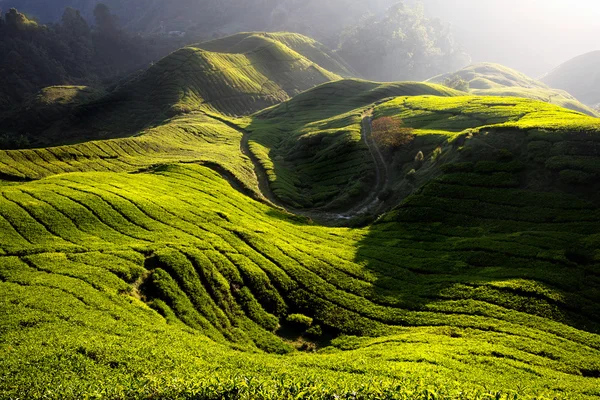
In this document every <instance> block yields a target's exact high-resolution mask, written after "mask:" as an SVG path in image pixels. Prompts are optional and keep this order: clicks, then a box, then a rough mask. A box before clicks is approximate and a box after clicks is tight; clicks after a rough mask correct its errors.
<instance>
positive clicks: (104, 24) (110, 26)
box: [94, 3, 118, 36]
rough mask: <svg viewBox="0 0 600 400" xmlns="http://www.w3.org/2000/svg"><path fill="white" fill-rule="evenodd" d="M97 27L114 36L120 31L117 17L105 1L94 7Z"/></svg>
mask: <svg viewBox="0 0 600 400" xmlns="http://www.w3.org/2000/svg"><path fill="white" fill-rule="evenodd" d="M94 18H95V20H96V27H97V28H98V31H99V32H100V33H102V34H105V35H108V36H112V35H114V34H116V33H117V32H118V29H117V18H116V17H115V16H114V15H113V14H111V12H110V8H108V6H107V5H106V4H104V3H98V4H97V5H96V8H94Z"/></svg>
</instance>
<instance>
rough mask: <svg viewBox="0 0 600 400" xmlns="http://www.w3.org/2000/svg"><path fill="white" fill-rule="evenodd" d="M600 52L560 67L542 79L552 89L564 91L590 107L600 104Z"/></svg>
mask: <svg viewBox="0 0 600 400" xmlns="http://www.w3.org/2000/svg"><path fill="white" fill-rule="evenodd" d="M599 67H600V51H593V52H591V53H587V54H583V55H581V56H579V57H575V58H573V59H572V60H569V61H567V62H566V63H564V64H562V65H560V66H558V67H557V68H555V69H554V70H553V71H551V72H550V73H548V74H547V75H546V76H544V77H543V78H542V81H543V82H544V83H546V84H548V85H550V86H552V87H556V88H559V89H563V90H566V91H568V92H569V93H572V94H573V95H574V96H577V98H578V99H580V100H581V101H583V102H584V103H586V104H589V105H596V104H600V73H598V68H599Z"/></svg>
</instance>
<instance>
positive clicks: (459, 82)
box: [443, 74, 470, 92]
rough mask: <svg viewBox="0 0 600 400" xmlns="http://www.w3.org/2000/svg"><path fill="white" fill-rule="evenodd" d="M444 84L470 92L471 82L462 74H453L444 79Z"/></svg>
mask: <svg viewBox="0 0 600 400" xmlns="http://www.w3.org/2000/svg"><path fill="white" fill-rule="evenodd" d="M443 85H444V86H446V87H449V88H450V89H456V90H460V91H461V92H468V91H469V89H470V87H469V82H467V81H465V80H464V79H463V78H461V77H460V75H457V74H455V75H451V76H449V77H447V78H446V79H445V80H444V83H443Z"/></svg>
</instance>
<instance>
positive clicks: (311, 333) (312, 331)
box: [306, 325, 323, 338]
mask: <svg viewBox="0 0 600 400" xmlns="http://www.w3.org/2000/svg"><path fill="white" fill-rule="evenodd" d="M306 336H308V337H312V338H319V337H321V336H323V328H321V325H315V326H311V327H310V328H308V329H307V330H306Z"/></svg>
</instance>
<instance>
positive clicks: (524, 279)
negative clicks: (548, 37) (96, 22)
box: [0, 46, 600, 400]
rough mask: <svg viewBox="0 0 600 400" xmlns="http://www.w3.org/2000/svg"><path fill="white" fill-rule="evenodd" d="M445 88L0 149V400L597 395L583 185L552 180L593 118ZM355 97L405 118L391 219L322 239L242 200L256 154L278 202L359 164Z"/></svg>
mask: <svg viewBox="0 0 600 400" xmlns="http://www.w3.org/2000/svg"><path fill="white" fill-rule="evenodd" d="M277 49H281V47H279V46H277V47H273V49H272V50H274V51H275V50H277ZM186 51H187V53H185V54H194V53H196V50H193V49H190V50H186ZM278 54H279V53H278ZM219 59H220V60H225V61H226V60H230V58H227V57H222V58H219ZM225 61H224V62H225ZM51 92H52V93H57V96H58V97H59V98H60V97H62V95H59V94H58V93H61V91H56V92H54V91H51ZM64 92H65V93H72V91H71V90H65V91H64ZM411 94H412V95H415V94H417V95H416V96H411ZM457 94H459V93H458V92H456V91H453V90H451V89H448V88H443V87H440V86H437V85H427V84H385V85H384V84H374V83H369V82H363V81H339V82H333V83H329V84H325V85H321V86H318V87H317V88H315V89H313V90H310V91H308V92H306V93H303V94H301V95H298V96H296V97H295V98H293V99H292V100H290V101H287V102H285V103H282V104H281V105H278V106H275V107H273V108H270V109H267V110H265V111H263V112H260V113H258V114H256V115H253V116H250V117H248V118H245V119H232V118H228V117H226V116H224V115H219V114H217V113H216V112H214V111H213V112H212V113H210V112H208V111H205V112H191V113H188V114H185V115H178V116H176V117H173V118H171V119H169V120H167V121H165V122H162V123H160V124H157V126H154V127H152V128H148V129H147V130H145V131H143V134H141V135H138V136H136V137H131V138H121V139H114V140H98V141H93V142H86V143H81V144H76V145H68V146H62V147H55V148H45V149H35V150H19V151H4V152H0V162H1V164H0V168H1V170H0V171H1V172H2V175H0V177H2V179H3V181H2V184H0V233H1V234H2V235H1V237H2V240H1V241H0V293H2V301H0V315H2V316H3V318H0V332H1V335H0V397H6V398H17V397H19V398H61V399H63V398H67V399H68V398H73V399H75V398H85V397H86V396H87V397H99V398H133V399H136V398H139V399H148V398H200V399H202V398H206V399H220V398H247V399H251V398H259V399H260V398H263V399H280V398H311V397H312V398H331V399H335V398H348V399H357V398H359V399H360V398H362V399H390V398H392V399H393V398H399V399H428V400H429V399H432V398H439V399H452V400H454V399H456V400H459V399H489V398H500V399H510V400H514V399H515V398H531V399H533V398H536V399H540V398H558V399H560V398H565V399H567V398H568V399H571V398H574V399H579V398H581V399H593V398H596V397H598V396H599V395H600V393H599V392H598V385H597V376H598V373H599V371H600V365H599V363H598V360H599V359H600V342H599V338H598V334H599V332H600V314H599V311H598V310H599V309H600V308H599V307H598V305H599V304H598V302H599V299H600V295H599V294H600V292H599V286H600V281H599V280H598V276H597V267H598V263H599V261H600V257H599V254H598V251H597V249H598V245H599V243H600V242H599V237H600V236H599V235H600V232H599V231H598V228H599V227H600V209H599V208H598V204H600V203H599V202H598V197H597V193H598V189H599V188H598V187H597V185H598V183H597V179H594V180H591V181H589V183H588V184H587V185H580V184H572V183H565V182H564V181H563V180H564V176H566V177H567V178H569V177H570V176H576V175H578V174H574V173H573V172H577V173H584V174H588V175H591V176H592V175H593V176H595V175H596V174H598V162H597V160H598V157H600V153H598V146H597V145H598V143H600V137H599V135H600V134H599V132H600V126H599V123H598V120H597V119H594V118H591V117H588V116H585V115H583V114H580V113H576V112H572V111H568V110H565V109H561V108H559V107H556V106H552V105H549V104H545V103H541V102H535V101H531V100H525V99H517V98H494V97H475V96H458V97H453V96H455V95H457ZM444 96H448V97H444ZM47 97H48V98H53V96H52V95H51V94H48V96H47ZM67 97H68V96H67ZM390 97H393V98H392V99H390ZM65 101H67V102H68V101H69V100H68V99H65ZM56 102H60V100H58V98H56V99H53V100H52V103H56ZM374 102H376V103H377V104H374ZM365 110H373V115H374V117H380V116H394V117H399V118H401V119H402V120H403V121H404V123H405V124H406V126H409V127H411V128H413V129H414V134H415V138H414V141H413V142H412V143H411V145H410V146H406V148H402V149H398V150H397V151H396V152H394V153H393V154H392V155H391V157H392V161H391V162H390V163H389V165H388V167H389V169H390V171H392V172H390V175H389V176H388V177H389V180H388V181H389V182H388V183H389V189H390V190H392V193H393V194H392V195H391V197H390V198H389V199H388V200H387V201H386V203H387V204H397V206H396V207H395V209H394V210H393V211H392V212H390V213H386V214H384V215H382V216H381V217H380V218H379V219H378V220H377V222H376V223H373V224H371V225H368V226H366V227H363V228H352V229H351V228H346V227H337V228H334V227H329V226H320V225H318V224H315V223H312V222H310V221H309V220H308V219H306V218H301V217H299V216H292V215H290V214H288V213H286V212H284V211H282V210H278V209H275V208H273V207H271V206H269V205H266V204H263V203H260V202H257V201H255V200H253V199H252V198H251V197H250V196H248V194H250V195H252V196H253V197H255V198H258V199H262V197H261V192H262V191H261V190H259V186H262V185H259V183H261V182H258V178H257V175H258V173H259V172H260V169H259V167H260V166H263V168H265V169H266V170H267V172H268V173H269V178H270V179H271V180H270V182H267V184H268V183H270V184H271V186H272V188H273V189H274V192H275V193H276V194H277V195H278V196H279V197H280V199H285V200H287V199H292V200H293V201H295V200H296V199H298V200H299V201H302V199H303V198H307V197H309V198H310V201H314V202H315V203H316V202H317V201H326V200H329V199H335V198H336V196H339V195H340V192H341V191H342V189H343V188H345V187H353V183H355V182H352V180H356V177H359V178H360V177H365V178H366V177H368V176H369V173H371V174H372V170H373V164H372V162H373V161H372V156H371V154H369V151H368V149H366V145H364V144H363V143H364V141H362V140H361V137H360V136H361V135H360V133H361V126H360V122H361V120H362V117H363V115H364V111H365ZM129 111H131V112H132V113H133V114H137V112H136V111H133V110H129ZM207 114H210V116H209V115H207ZM240 127H243V128H244V129H242V128H240ZM248 132H249V133H248ZM243 139H248V140H249V147H250V150H252V151H251V152H250V153H247V155H246V154H242V152H241V151H240V148H242V149H243V144H244V140H243ZM437 149H439V150H437ZM435 153H437V154H438V155H437V158H436V160H432V159H431V158H430V157H429V155H430V154H435ZM415 154H417V155H418V154H423V157H422V158H423V159H422V160H420V161H421V162H422V163H423V164H422V165H421V167H420V168H419V170H418V172H417V171H416V170H415V169H414V167H415V161H419V158H420V157H416V158H415ZM425 155H427V157H425ZM250 156H253V158H252V157H250ZM334 156H337V157H339V158H335V157H334ZM305 158H308V159H309V160H308V161H307V160H305ZM257 160H258V161H257ZM341 160H344V161H345V162H347V163H346V164H344V163H342V162H341ZM434 161H435V162H434ZM319 162H320V163H319ZM256 163H258V165H256ZM311 164H314V169H309V168H310V167H311ZM346 170H347V171H350V172H349V173H346V172H345V171H346ZM299 171H301V172H302V173H300V172H299ZM357 171H358V173H357ZM565 171H573V172H565ZM407 173H408V174H409V176H411V178H410V180H411V181H410V185H408V184H407V185H406V186H405V183H406V182H405V179H406V178H407ZM326 174H329V177H328V178H327V179H325V178H320V177H322V176H324V175H326ZM353 174H355V175H353ZM371 177H372V175H371ZM8 179H11V181H9V180H8ZM319 179H323V180H319ZM371 179H372V178H371ZM32 180H33V181H32ZM567 181H568V179H567ZM304 182H307V183H304ZM303 184H304V186H302V185H303ZM326 184H329V185H331V186H332V188H331V190H330V192H329V193H330V194H329V195H328V196H330V197H326V196H324V195H323V191H322V190H321V189H320V188H319V185H321V187H323V186H324V185H326ZM408 186H410V187H409V188H408V189H407V187H408ZM261 189H262V188H261ZM363 190H365V189H363ZM366 190H368V189H366ZM262 193H263V194H264V193H265V192H262ZM282 193H283V194H284V195H287V196H288V197H287V198H286V197H285V196H283V195H281V194H282ZM382 193H384V192H383V191H382ZM319 194H321V195H323V197H322V198H318V196H319ZM395 196H402V198H401V199H396V198H395ZM263 200H264V199H263ZM289 203H290V202H288V204H289ZM308 215H310V214H308ZM309 316H310V317H309ZM309 322H310V323H309ZM287 323H299V324H301V325H302V331H303V334H302V337H300V338H298V336H297V335H296V336H293V337H288V336H286V335H285V329H284V328H285V325H286V324H287ZM280 325H282V327H280ZM309 325H310V327H309ZM307 328H308V329H307ZM309 339H314V340H315V343H314V344H313V343H308V344H307V343H305V345H306V346H305V347H306V348H305V349H306V350H311V349H312V350H315V351H307V352H300V351H296V350H294V347H293V346H292V344H294V345H296V346H297V347H301V346H300V345H301V344H302V343H301V341H302V340H309ZM292 341H293V343H290V342H292Z"/></svg>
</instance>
